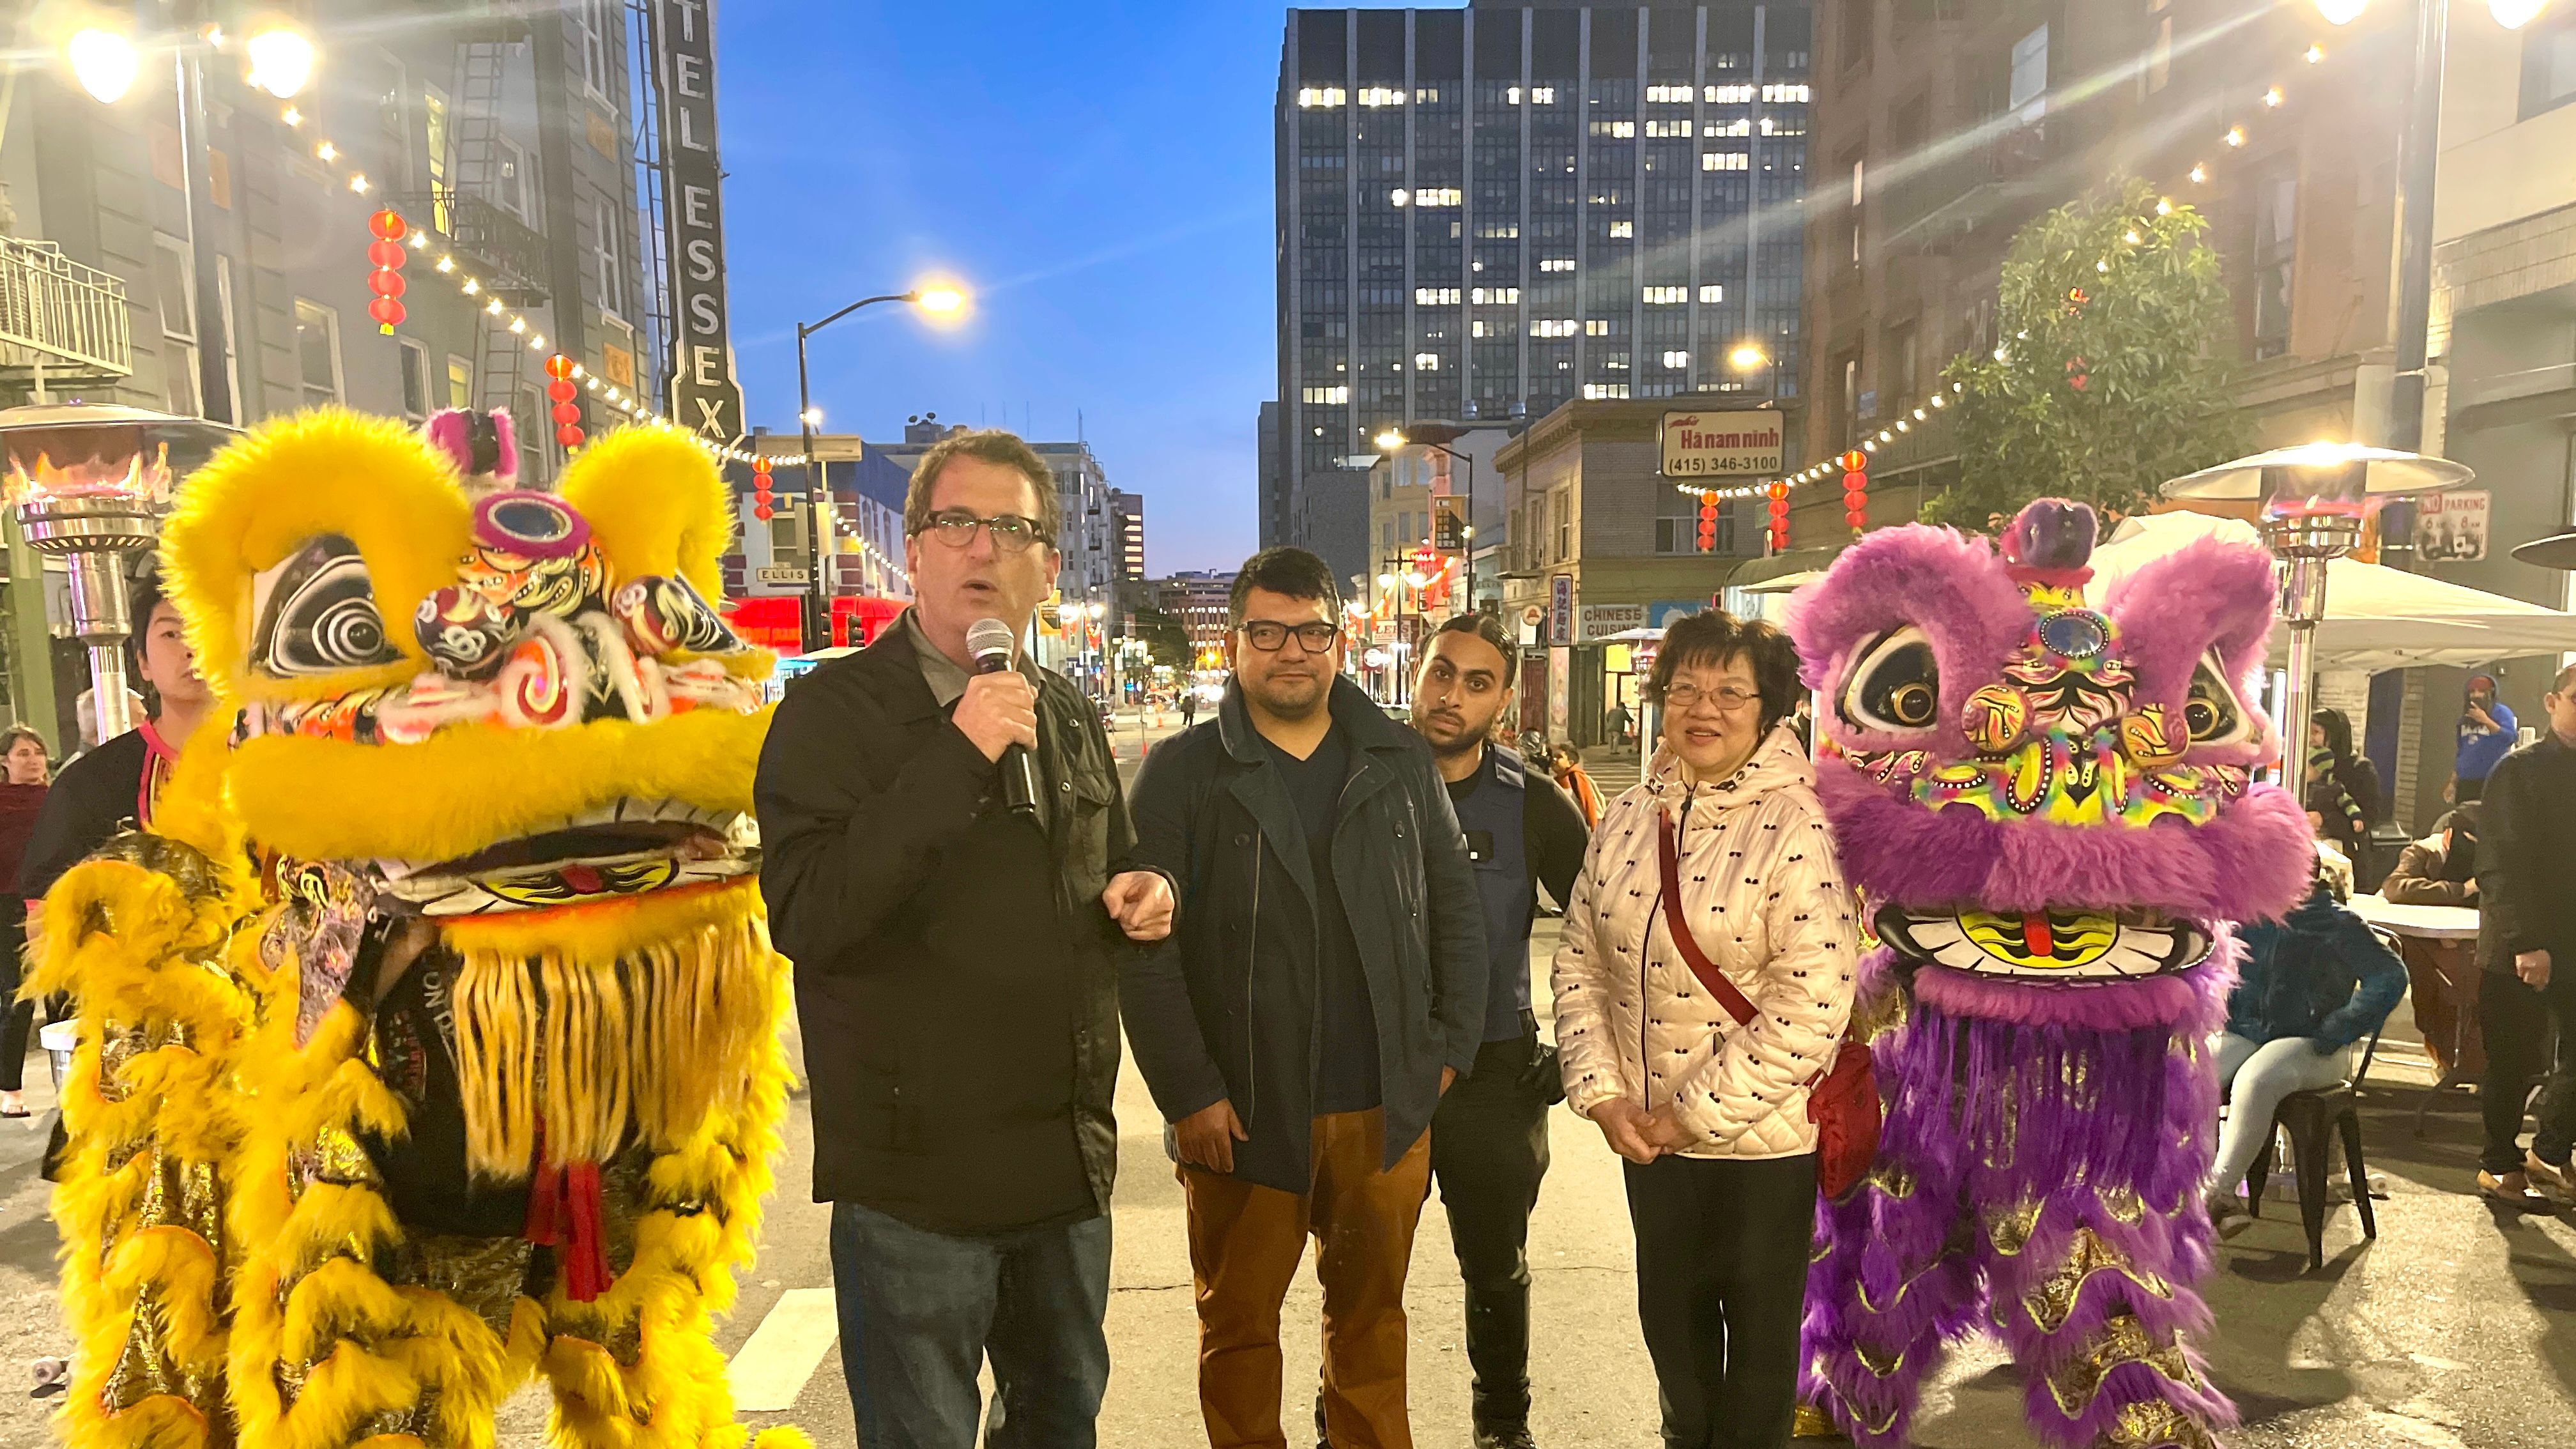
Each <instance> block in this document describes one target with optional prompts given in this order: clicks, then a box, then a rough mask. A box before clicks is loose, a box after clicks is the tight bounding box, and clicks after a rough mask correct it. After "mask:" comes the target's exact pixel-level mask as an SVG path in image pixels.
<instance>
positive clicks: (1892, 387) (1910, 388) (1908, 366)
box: [1885, 322, 1922, 402]
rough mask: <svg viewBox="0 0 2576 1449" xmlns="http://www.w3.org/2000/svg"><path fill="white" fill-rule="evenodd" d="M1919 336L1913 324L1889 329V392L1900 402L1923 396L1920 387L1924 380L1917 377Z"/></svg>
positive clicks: (1887, 353)
mask: <svg viewBox="0 0 2576 1449" xmlns="http://www.w3.org/2000/svg"><path fill="white" fill-rule="evenodd" d="M1917 336H1918V333H1917V331H1916V328H1915V324H1914V323H1912V322H1905V323H1902V324H1900V325H1898V326H1895V327H1890V328H1889V329H1887V352H1886V355H1885V361H1886V364H1887V368H1888V376H1887V378H1886V383H1887V390H1888V392H1889V393H1890V395H1892V396H1894V397H1895V398H1896V399H1897V400H1898V401H1900V402H1902V401H1904V400H1905V399H1908V398H1915V397H1920V396H1922V391H1921V388H1920V386H1919V384H1920V383H1921V381H1922V379H1920V378H1919V377H1917V376H1916V375H1915V370H1916V360H1915V350H1916V339H1917Z"/></svg>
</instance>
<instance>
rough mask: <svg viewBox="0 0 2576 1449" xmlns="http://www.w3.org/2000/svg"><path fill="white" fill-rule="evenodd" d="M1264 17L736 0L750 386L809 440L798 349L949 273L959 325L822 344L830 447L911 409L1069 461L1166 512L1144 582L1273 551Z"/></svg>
mask: <svg viewBox="0 0 2576 1449" xmlns="http://www.w3.org/2000/svg"><path fill="white" fill-rule="evenodd" d="M1285 13H1286V12H1285V9H1284V7H1282V6H1279V5H1275V4H1270V3H1262V0H1160V3H1145V0H1118V3H1102V0H1084V3H1079V4H1068V3H1063V0H1055V3H1036V0H941V3H937V4H921V3H918V0H832V3H815V0H723V3H721V4H719V5H718V6H717V10H716V14H717V21H718V29H717V62H718V67H717V78H718V91H717V102H718V106H719V125H720V128H721V135H720V145H721V151H722V154H723V157H724V163H725V168H726V178H725V193H724V200H725V245H726V254H727V255H726V260H727V272H728V276H729V281H730V288H731V301H732V307H733V334H734V349H735V353H736V362H737V368H738V371H739V374H740V377H741V381H742V386H743V391H744V393H745V395H746V400H747V403H748V409H749V415H750V418H751V421H752V422H753V423H754V424H755V425H765V426H767V427H770V428H773V429H778V430H783V431H790V432H792V431H793V430H794V429H795V426H796V328H795V324H796V323H797V322H798V321H799V320H805V321H811V320H813V319H815V318H818V317H821V316H823V315H825V314H827V313H830V312H832V311H835V310H837V309H839V308H840V307H842V306H843V305H845V304H847V303H849V302H853V301H856V300H857V299H858V298H860V297H863V296H867V295H870V294H873V293H877V292H892V291H900V290H902V289H903V288H905V287H906V286H908V285H910V283H911V282H912V280H913V279H914V278H916V277H919V276H922V275H924V274H926V273H931V272H946V273H950V274H953V275H954V276H956V277H957V278H959V279H960V280H961V281H963V282H965V283H966V284H967V285H968V286H969V287H970V288H971V289H972V290H973V291H974V293H975V297H976V301H975V307H974V311H973V315H972V316H971V318H970V319H969V320H968V321H967V322H966V323H965V325H963V326H962V327H958V328H954V329H952V330H944V331H943V330H938V329H934V328H931V327H928V326H925V325H923V323H922V321H921V319H919V318H918V317H916V316H913V315H908V314H909V313H910V312H911V309H910V308H906V307H903V306H901V305H899V304H887V305H882V306H877V307H871V308H869V309H867V310H866V311H864V312H861V313H859V314H858V315H856V316H853V317H850V318H847V319H845V320H843V321H841V322H839V323H836V324H834V325H833V327H832V328H831V329H830V330H828V331H825V332H822V333H819V334H817V335H816V336H815V337H814V339H813V340H812V342H811V343H810V344H809V348H810V350H811V354H812V358H813V385H814V396H815V399H816V402H817V404H818V405H819V406H820V407H821V408H822V409H823V410H824V415H825V423H824V425H825V427H826V429H827V430H829V431H833V432H840V431H846V430H853V429H854V430H856V431H857V432H859V433H860V434H861V435H862V436H863V437H866V438H869V439H871V440H874V439H893V438H899V437H900V435H901V429H902V426H903V420H904V418H905V416H906V415H907V414H911V413H918V412H921V411H924V410H926V409H929V410H936V411H937V412H938V413H939V415H940V418H941V420H942V421H958V422H966V423H979V422H980V423H985V424H990V425H997V426H998V425H1003V424H1005V423H1007V424H1008V425H1009V426H1010V427H1012V428H1013V429H1014V430H1017V431H1022V432H1025V433H1027V434H1029V435H1030V436H1032V437H1034V438H1037V439H1042V440H1046V441H1054V440H1058V439H1066V438H1071V437H1072V436H1073V435H1074V430H1075V427H1076V415H1077V413H1079V414H1080V416H1081V419H1082V426H1083V428H1084V431H1085V434H1086V435H1087V436H1088V437H1089V438H1090V440H1091V445H1092V447H1093V449H1094V450H1095V451H1096V452H1097V453H1098V454H1099V456H1100V459H1101V462H1102V465H1103V466H1104V467H1105V468H1106V469H1107V470H1108V473H1109V478H1110V481H1111V483H1112V484H1113V485H1115V486H1117V487H1121V488H1126V489H1131V490H1135V491H1138V492H1141V493H1143V494H1144V495H1145V499H1146V562H1147V567H1148V568H1149V569H1150V570H1151V571H1152V572H1153V573H1155V574H1157V575H1160V574H1164V573H1168V572H1171V571H1172V570H1174V569H1185V568H1188V569H1195V568H1231V567H1233V566H1234V564H1236V563H1237V562H1239V561H1240V560H1241V559H1242V558H1243V557H1244V555H1246V554H1248V553H1250V552H1251V551H1252V549H1253V548H1254V546H1255V544H1256V542H1257V538H1256V524H1255V519H1254V494H1255V490H1256V462H1257V458H1256V453H1255V451H1254V448H1255V444H1254V425H1255V422H1256V420H1257V417H1258V414H1259V410H1260V407H1261V404H1262V403H1263V402H1264V401H1266V400H1268V399H1269V397H1270V395H1271V393H1272V391H1273V390H1274V388H1275V387H1276V385H1277V377H1278V353H1277V343H1276V339H1275V337H1274V335H1273V327H1272V322H1271V292H1272V288H1273V274H1272V269H1271V260H1270V250H1271V248H1270V242H1271V126H1270V114H1271V113H1270V106H1271V97H1272V92H1273V91H1274V90H1275V88H1276V86H1277V84H1278V73H1279V43H1280V33H1281V27H1282V25H1283V23H1284V17H1285Z"/></svg>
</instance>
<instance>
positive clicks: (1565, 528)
mask: <svg viewBox="0 0 2576 1449" xmlns="http://www.w3.org/2000/svg"><path fill="white" fill-rule="evenodd" d="M1548 507H1549V509H1550V511H1551V512H1552V513H1553V514H1554V515H1555V519H1556V561H1557V562H1558V563H1563V562H1565V561H1566V560H1567V559H1570V558H1572V557H1574V495H1573V494H1571V493H1569V492H1567V491H1566V490H1565V489H1562V488H1559V489H1557V490H1556V492H1555V493H1554V494H1552V495H1550V496H1549V498H1548Z"/></svg>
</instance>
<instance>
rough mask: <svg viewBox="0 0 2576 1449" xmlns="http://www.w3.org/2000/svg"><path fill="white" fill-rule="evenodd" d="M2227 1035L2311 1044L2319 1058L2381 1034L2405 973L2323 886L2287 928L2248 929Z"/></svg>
mask: <svg viewBox="0 0 2576 1449" xmlns="http://www.w3.org/2000/svg"><path fill="white" fill-rule="evenodd" d="M2241 939H2242V940H2243V941H2244V943H2245V963H2244V965H2243V966H2241V967H2239V968H2238V973H2237V980H2236V989H2235V990H2234V991H2233V992H2231V993H2229V995H2228V998H2227V1032H2228V1035H2230V1036H2241V1037H2243V1038H2245V1039H2246V1040H2248V1041H2252V1042H2270V1041H2279V1040H2281V1039H2282V1038H2284V1037H2294V1036H2304V1037H2311V1038H2314V1039H2315V1040H2316V1041H2317V1042H2318V1043H2319V1044H2320V1045H2319V1048H2318V1050H2319V1052H2320V1053H2321V1054H2322V1053H2323V1052H2326V1051H2332V1050H2335V1049H2338V1048H2341V1047H2347V1046H2350V1045H2352V1044H2353V1043H2354V1042H2357V1041H2359V1040H2361V1039H2362V1038H2363V1037H2365V1036H2368V1035H2369V1034H2370V1033H2371V1032H2372V1031H2374V1030H2377V1029H2378V1026H2379V1024H2380V1023H2381V1022H2383V1021H2385V1020H2387V1019H2388V1013H2390V1012H2392V1011H2394V1010H2396V1009H2397V1002H2398V999H2399V998H2401V997H2403V996H2404V995H2405V994H2406V968H2405V966H2403V965H2402V964H2400V963H2399V962H2398V960H2397V958H2396V957H2395V956H2393V955H2391V954H2389V951H2388V948H2387V947H2386V946H2383V945H2381V944H2380V943H2379V938H2378V937H2377V936H2374V935H2372V934H2371V933H2370V927H2369V926H2368V925H2367V924H2366V923H2364V922H2363V920H2362V919H2361V917H2359V916H2356V915H2354V914H2353V913H2352V912H2351V911H2349V910H2347V909H2345V908H2344V907H2343V905H2342V904H2341V903H2339V902H2337V901H2336V900H2335V898H2334V895H2333V893H2332V892H2331V891H2328V890H2327V889H2326V888H2325V887H2324V886H2323V885H2320V886H2318V887H2317V888H2316V890H2315V891H2313V892H2311V893H2310V894H2309V896H2308V898H2307V899H2306V900H2305V901H2303V902H2301V903H2300V904H2299V906H2298V908H2297V909H2295V910H2293V911H2291V912H2290V916H2289V919H2288V920H2286V921H2255V922H2252V923H2251V924H2249V925H2247V926H2246V927H2245V930H2244V933H2243V935H2242V937H2241Z"/></svg>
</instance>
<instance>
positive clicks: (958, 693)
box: [903, 609, 1049, 829]
mask: <svg viewBox="0 0 2576 1449" xmlns="http://www.w3.org/2000/svg"><path fill="white" fill-rule="evenodd" d="M903 627H904V629H905V630H906V631H907V632H908V633H909V634H910V635H911V638H912V657H913V658H914V659H916V660H919V661H920V663H921V682H922V683H924V684H927V685H929V686H930V697H931V698H932V699H935V700H937V701H938V702H939V707H940V708H941V709H947V708H948V707H950V706H951V705H954V704H955V703H957V701H958V700H959V699H961V698H963V697H964V696H965V694H966V682H967V681H968V680H970V679H973V678H974V677H975V676H974V675H972V674H970V673H968V672H967V671H966V670H965V669H963V668H961V667H959V665H958V663H957V661H956V660H954V659H951V658H949V657H948V656H947V655H946V654H943V653H941V652H940V649H939V646H938V645H936V644H933V643H931V642H930V636H929V635H928V634H925V633H923V632H922V630H921V620H920V618H919V617H917V615H916V614H915V612H914V611H913V610H911V609H906V610H904V611H903ZM1012 665H1013V667H1014V668H1016V669H1018V670H1019V671H1020V674H1021V676H1022V677H1023V678H1025V679H1027V680H1028V682H1029V684H1030V685H1031V687H1033V688H1036V687H1043V686H1041V685H1040V683H1039V679H1038V667H1037V665H1036V664H1034V663H1032V662H1030V660H1029V656H1028V652H1027V651H1026V650H1021V651H1019V652H1018V653H1017V655H1016V656H1015V657H1014V658H1013V660H1012ZM1048 823H1049V821H1048V818H1047V799H1046V789H1045V786H1044V782H1040V786H1039V789H1038V825H1039V827H1040V828H1042V829H1043V828H1045V827H1046V826H1047V825H1048Z"/></svg>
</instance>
